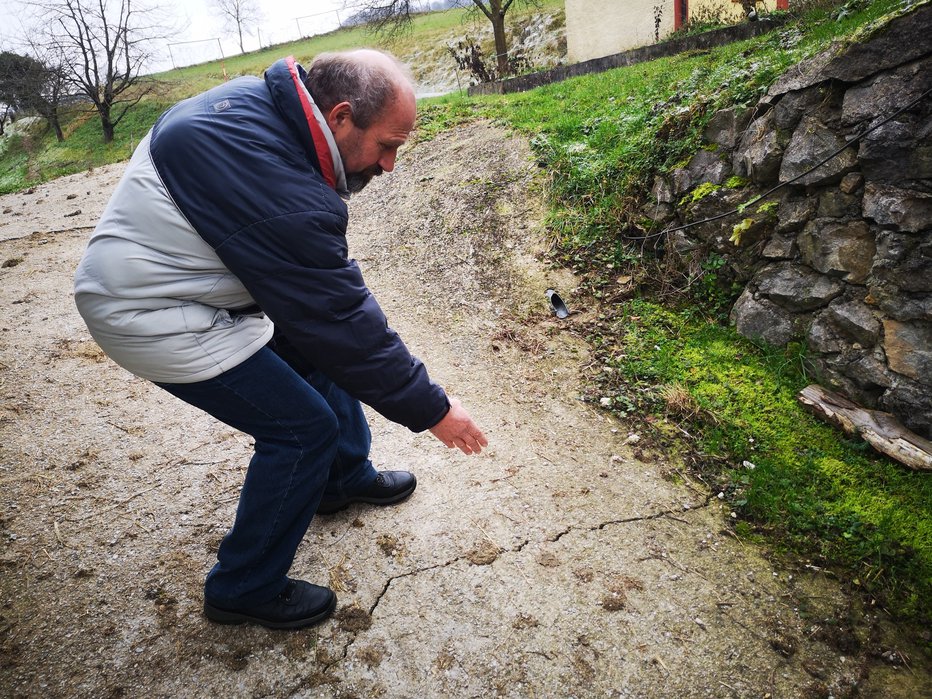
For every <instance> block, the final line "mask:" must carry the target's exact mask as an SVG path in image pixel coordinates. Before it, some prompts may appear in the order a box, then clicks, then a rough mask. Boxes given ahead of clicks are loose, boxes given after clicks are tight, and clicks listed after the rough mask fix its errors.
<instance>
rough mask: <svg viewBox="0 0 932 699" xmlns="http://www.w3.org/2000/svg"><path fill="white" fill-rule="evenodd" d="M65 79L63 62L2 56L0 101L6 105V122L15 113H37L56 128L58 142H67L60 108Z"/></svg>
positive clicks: (12, 54) (4, 54)
mask: <svg viewBox="0 0 932 699" xmlns="http://www.w3.org/2000/svg"><path fill="white" fill-rule="evenodd" d="M66 80H67V73H66V71H65V69H64V66H63V65H62V63H61V61H60V60H53V59H50V58H49V57H48V56H46V57H44V59H43V60H39V59H36V58H33V57H32V56H21V55H19V54H15V53H10V52H6V51H5V52H3V53H0V101H2V102H3V104H4V105H5V106H6V109H5V110H4V114H3V119H4V120H6V118H7V116H9V115H10V114H11V113H12V112H14V111H16V112H35V113H36V114H38V115H39V116H41V117H42V118H43V119H45V121H46V122H47V123H48V125H49V127H51V128H52V129H54V131H55V137H56V138H57V139H58V140H59V142H61V141H64V140H65V135H64V133H63V132H62V128H61V122H60V121H59V116H58V106H59V103H60V101H61V98H62V95H63V93H64V87H65V83H66ZM0 133H2V129H0Z"/></svg>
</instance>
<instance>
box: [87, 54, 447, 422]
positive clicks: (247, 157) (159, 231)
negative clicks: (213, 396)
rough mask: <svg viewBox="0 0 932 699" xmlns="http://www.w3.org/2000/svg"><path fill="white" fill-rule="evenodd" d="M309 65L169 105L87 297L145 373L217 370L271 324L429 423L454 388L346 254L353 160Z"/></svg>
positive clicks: (237, 359) (381, 404) (98, 252)
mask: <svg viewBox="0 0 932 699" xmlns="http://www.w3.org/2000/svg"><path fill="white" fill-rule="evenodd" d="M303 78H304V71H303V69H302V68H301V67H300V66H299V65H297V64H296V63H295V62H294V60H293V59H290V58H289V59H286V60H282V61H278V62H277V63H275V64H274V65H273V66H272V67H270V68H269V69H268V71H266V73H265V76H264V79H260V78H254V77H243V78H238V79H236V80H232V81H230V82H228V83H226V84H224V85H222V86H220V87H217V88H214V89H212V90H208V91H207V92H205V93H203V94H200V95H197V96H195V97H192V98H190V99H188V100H185V101H183V102H180V103H179V104H177V105H175V106H174V107H172V108H171V109H169V110H168V111H167V112H166V113H165V114H163V115H162V116H161V117H160V118H159V120H158V121H157V122H156V124H155V126H153V128H152V130H151V131H150V132H149V134H148V135H147V136H146V138H145V139H144V140H143V141H142V142H141V143H140V145H139V147H138V148H137V149H136V152H135V153H134V154H133V157H132V159H131V160H130V163H129V165H128V167H127V169H126V172H125V173H124V175H123V178H122V180H121V181H120V183H119V185H118V186H117V188H116V190H115V192H114V194H113V196H112V198H111V200H110V202H109V203H108V205H107V208H106V209H105V211H104V214H103V216H102V218H101V220H100V222H99V223H98V225H97V227H96V229H95V231H94V234H93V235H92V237H91V239H90V241H89V242H88V246H87V249H86V251H85V253H84V256H83V258H82V260H81V263H80V265H79V266H78V270H77V273H76V276H75V303H76V304H77V306H78V310H79V311H80V313H81V315H82V317H83V318H84V320H85V322H86V323H87V326H88V329H89V330H90V332H91V335H92V336H93V337H94V339H95V340H96V341H97V343H98V344H99V345H100V346H101V348H102V349H103V350H104V351H105V352H106V353H107V354H108V355H109V356H110V357H111V358H112V359H113V360H114V361H116V362H117V363H118V364H120V365H121V366H123V367H124V368H126V369H127V370H129V371H131V372H132V373H134V374H136V375H138V376H141V377H143V378H146V379H150V380H152V381H157V382H163V383H193V382H197V381H203V380H206V379H210V378H213V377H215V376H217V375H219V374H221V373H222V372H224V371H227V370H229V369H231V368H232V367H234V366H237V365H238V364H240V363H241V362H243V361H245V360H246V359H248V358H249V357H250V356H252V355H253V354H254V353H255V352H257V351H258V350H259V349H261V348H262V347H264V346H265V345H266V344H268V342H269V341H270V340H271V339H272V336H273V333H274V334H275V336H276V341H279V342H284V343H287V345H288V346H289V349H290V350H291V351H292V352H294V353H296V354H297V355H299V357H300V359H301V360H302V361H303V362H305V363H307V364H309V365H312V366H314V367H316V368H317V369H319V370H321V371H323V372H324V373H326V374H327V375H328V376H329V377H330V378H331V379H332V380H333V381H334V382H335V383H336V384H337V385H339V386H340V387H342V388H343V389H344V390H346V391H347V392H348V393H350V394H351V395H352V396H354V397H355V398H357V399H359V400H361V401H362V402H364V403H366V404H368V405H370V406H372V407H373V408H374V409H375V410H377V411H378V412H380V413H381V414H382V415H384V416H385V417H387V418H388V419H390V420H392V421H394V422H398V423H400V424H402V425H405V426H406V427H408V428H410V429H411V430H414V431H416V432H417V431H421V430H424V429H427V428H428V427H432V426H434V425H435V424H436V423H437V422H439V421H440V420H441V418H443V416H444V415H445V414H446V412H447V410H448V407H449V404H448V402H447V398H446V395H445V394H444V392H443V389H441V388H440V387H439V386H437V385H436V384H434V383H432V382H431V381H430V379H429V377H428V375H427V371H426V369H425V367H424V365H423V364H422V363H421V362H420V361H419V360H418V359H416V358H415V357H413V356H412V355H411V354H410V353H409V352H408V349H407V348H406V347H405V345H404V343H403V342H402V341H401V338H399V337H398V335H397V334H396V333H395V332H394V331H393V330H392V329H391V328H389V327H388V324H387V323H386V320H385V316H384V314H383V313H382V310H381V309H380V308H379V305H378V303H377V302H376V300H375V298H374V297H373V296H372V294H371V293H370V292H369V290H368V289H367V288H366V284H365V282H364V281H363V278H362V274H361V273H360V270H359V268H358V267H357V265H356V262H355V261H354V260H351V259H349V258H348V256H347V243H346V226H347V217H348V213H347V208H346V204H345V203H344V201H343V200H342V199H341V197H340V195H339V194H338V192H337V190H340V189H342V188H343V185H345V176H344V173H343V171H342V161H341V159H340V155H339V153H338V151H337V148H336V144H335V143H334V142H333V137H332V135H331V134H330V131H329V129H328V128H327V125H326V122H325V120H324V119H323V117H322V116H321V114H320V112H319V110H318V109H317V107H316V105H314V103H313V100H312V98H311V96H310V95H309V94H308V92H307V90H306V88H305V87H304V85H303ZM273 324H274V325H273Z"/></svg>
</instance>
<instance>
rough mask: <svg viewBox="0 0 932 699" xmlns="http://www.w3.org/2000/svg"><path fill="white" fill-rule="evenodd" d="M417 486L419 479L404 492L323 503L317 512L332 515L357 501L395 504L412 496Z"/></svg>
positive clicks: (369, 503)
mask: <svg viewBox="0 0 932 699" xmlns="http://www.w3.org/2000/svg"><path fill="white" fill-rule="evenodd" d="M416 488H417V481H415V482H414V484H413V485H412V486H411V487H410V488H409V489H408V490H403V491H402V492H400V493H398V494H396V495H393V496H392V497H390V498H349V499H347V500H343V501H342V502H340V503H339V504H336V505H333V504H331V505H328V506H326V507H324V506H323V505H321V506H320V507H318V508H317V514H319V515H332V514H334V513H335V512H339V511H340V510H345V509H346V508H347V507H349V506H350V505H355V504H357V503H363V504H366V505H394V504H396V503H399V502H401V501H402V500H404V499H405V498H408V497H410V496H411V493H413V492H414V490H415V489H416Z"/></svg>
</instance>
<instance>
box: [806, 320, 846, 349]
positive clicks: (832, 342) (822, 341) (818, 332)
mask: <svg viewBox="0 0 932 699" xmlns="http://www.w3.org/2000/svg"><path fill="white" fill-rule="evenodd" d="M806 344H807V345H808V347H809V348H810V349H812V350H815V351H816V352H819V353H822V354H827V353H828V354H832V353H837V352H841V351H843V350H845V349H846V348H847V347H848V346H849V344H850V343H849V342H848V341H847V340H846V339H845V338H844V337H842V336H841V334H840V333H839V332H838V329H837V328H836V327H835V326H834V325H833V324H832V323H831V321H830V320H829V319H828V318H827V317H826V315H825V312H824V311H823V312H822V313H819V314H818V315H817V316H816V317H815V319H814V320H813V321H812V324H811V325H810V326H809V332H808V333H807V334H806Z"/></svg>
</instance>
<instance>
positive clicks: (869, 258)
mask: <svg viewBox="0 0 932 699" xmlns="http://www.w3.org/2000/svg"><path fill="white" fill-rule="evenodd" d="M797 244H798V245H799V254H800V257H801V258H802V260H803V262H805V263H806V264H807V265H809V266H810V267H812V268H813V269H816V270H818V271H819V272H822V273H823V274H829V275H831V276H833V277H841V278H842V279H844V280H845V281H848V282H851V283H852V284H862V283H864V281H866V279H867V274H868V272H870V269H871V263H872V262H873V259H874V253H875V252H876V243H875V241H874V235H873V233H872V232H871V230H870V227H869V226H868V225H867V223H865V222H864V221H862V220H853V221H842V222H839V221H837V220H835V219H821V218H820V219H815V220H813V221H810V222H809V223H808V224H806V227H805V228H804V229H803V232H802V233H800V234H799V238H798V239H797Z"/></svg>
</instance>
